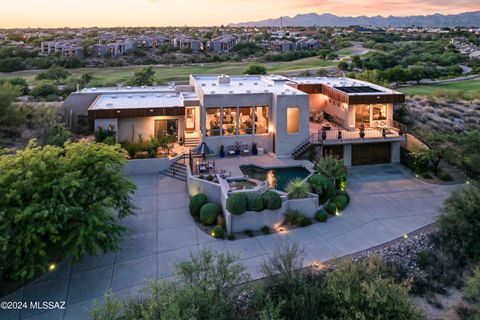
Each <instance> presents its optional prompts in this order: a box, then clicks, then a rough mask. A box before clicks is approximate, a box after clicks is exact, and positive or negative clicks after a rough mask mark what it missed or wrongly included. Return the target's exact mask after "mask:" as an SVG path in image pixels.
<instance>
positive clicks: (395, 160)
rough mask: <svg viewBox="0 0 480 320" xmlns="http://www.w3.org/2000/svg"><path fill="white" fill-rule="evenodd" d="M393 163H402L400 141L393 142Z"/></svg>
mask: <svg viewBox="0 0 480 320" xmlns="http://www.w3.org/2000/svg"><path fill="white" fill-rule="evenodd" d="M391 159H392V163H400V141H394V142H392V156H391Z"/></svg>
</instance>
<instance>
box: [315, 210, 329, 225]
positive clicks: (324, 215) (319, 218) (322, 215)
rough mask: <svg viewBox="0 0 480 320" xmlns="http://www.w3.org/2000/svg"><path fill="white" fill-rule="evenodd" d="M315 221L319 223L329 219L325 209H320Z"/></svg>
mask: <svg viewBox="0 0 480 320" xmlns="http://www.w3.org/2000/svg"><path fill="white" fill-rule="evenodd" d="M315 219H317V221H319V222H325V221H327V219H328V213H327V211H325V210H324V209H320V210H318V211H317V213H315Z"/></svg>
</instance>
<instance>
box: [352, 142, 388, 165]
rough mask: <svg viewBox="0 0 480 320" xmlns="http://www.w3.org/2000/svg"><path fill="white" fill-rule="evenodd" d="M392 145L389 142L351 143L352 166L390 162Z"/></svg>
mask: <svg viewBox="0 0 480 320" xmlns="http://www.w3.org/2000/svg"><path fill="white" fill-rule="evenodd" d="M391 157H392V146H391V143H390V142H385V143H365V144H362V143H360V144H353V145H352V166H359V165H365V164H380V163H390V162H391Z"/></svg>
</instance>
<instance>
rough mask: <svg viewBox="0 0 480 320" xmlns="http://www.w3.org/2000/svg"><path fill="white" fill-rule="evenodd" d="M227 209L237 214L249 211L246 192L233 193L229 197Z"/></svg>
mask: <svg viewBox="0 0 480 320" xmlns="http://www.w3.org/2000/svg"><path fill="white" fill-rule="evenodd" d="M227 210H228V211H230V213H231V214H237V215H239V214H243V213H244V212H245V211H247V197H246V196H245V193H242V192H235V193H232V194H231V195H230V196H229V197H228V199H227Z"/></svg>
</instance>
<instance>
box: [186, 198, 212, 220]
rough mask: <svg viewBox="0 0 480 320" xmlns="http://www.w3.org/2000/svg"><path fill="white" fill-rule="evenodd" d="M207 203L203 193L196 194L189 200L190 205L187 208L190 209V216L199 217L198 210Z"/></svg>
mask: <svg viewBox="0 0 480 320" xmlns="http://www.w3.org/2000/svg"><path fill="white" fill-rule="evenodd" d="M207 202H208V198H207V196H206V195H204V194H203V193H198V194H196V195H194V196H193V197H192V199H190V203H189V204H188V208H189V209H190V214H191V215H192V216H199V215H200V209H201V208H202V206H203V205H204V204H206V203H207Z"/></svg>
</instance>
